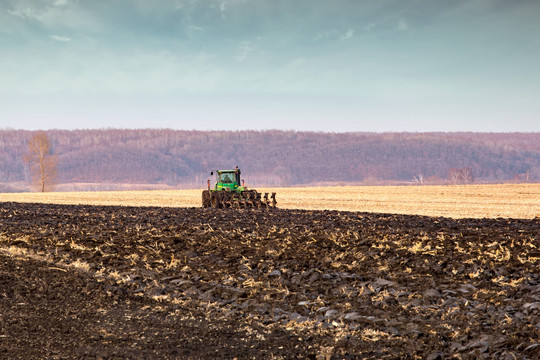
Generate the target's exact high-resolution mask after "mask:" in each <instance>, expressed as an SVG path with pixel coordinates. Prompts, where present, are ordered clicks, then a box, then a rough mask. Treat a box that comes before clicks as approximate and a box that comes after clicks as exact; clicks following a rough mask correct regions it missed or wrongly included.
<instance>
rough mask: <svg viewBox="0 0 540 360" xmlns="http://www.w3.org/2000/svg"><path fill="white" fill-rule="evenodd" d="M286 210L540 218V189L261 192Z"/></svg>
mask: <svg viewBox="0 0 540 360" xmlns="http://www.w3.org/2000/svg"><path fill="white" fill-rule="evenodd" d="M257 190H259V191H260V192H276V193H277V200H278V207H280V208H283V209H309V210H323V209H330V210H345V211H362V212H378V213H395V214H416V215H428V216H446V217H453V218H469V217H470V218H484V217H486V218H497V217H503V218H524V219H527V218H528V219H530V218H535V217H540V184H502V185H455V186H453V185H444V186H334V187H290V188H259V189H257ZM10 201H14V202H38V203H54V204H87V205H123V206H168V207H200V206H201V190H155V191H102V192H53V193H0V202H10Z"/></svg>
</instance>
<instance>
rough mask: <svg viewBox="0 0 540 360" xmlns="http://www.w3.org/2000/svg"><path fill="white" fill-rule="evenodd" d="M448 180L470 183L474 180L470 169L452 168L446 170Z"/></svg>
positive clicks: (457, 182) (453, 182) (454, 182)
mask: <svg viewBox="0 0 540 360" xmlns="http://www.w3.org/2000/svg"><path fill="white" fill-rule="evenodd" d="M448 180H449V181H450V183H452V184H472V183H473V182H474V176H473V172H472V169H471V168H470V167H468V168H452V169H450V170H448Z"/></svg>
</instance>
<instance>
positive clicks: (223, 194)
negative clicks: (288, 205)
mask: <svg viewBox="0 0 540 360" xmlns="http://www.w3.org/2000/svg"><path fill="white" fill-rule="evenodd" d="M215 173H216V184H215V185H214V188H213V189H211V188H210V179H208V190H203V192H202V206H203V207H205V208H207V207H213V208H275V207H276V205H277V201H276V193H271V195H270V196H269V193H264V195H263V194H262V193H260V192H258V191H257V190H254V189H248V188H247V186H244V180H241V179H240V174H241V172H240V169H239V168H238V166H237V167H236V169H234V170H216V171H215ZM212 175H214V171H212V172H210V176H212ZM240 184H242V185H240Z"/></svg>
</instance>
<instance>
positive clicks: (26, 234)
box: [0, 203, 540, 360]
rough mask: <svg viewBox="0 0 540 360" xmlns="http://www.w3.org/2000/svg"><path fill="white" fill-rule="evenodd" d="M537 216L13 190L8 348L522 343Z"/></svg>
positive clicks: (377, 354)
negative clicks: (31, 197) (114, 198)
mask: <svg viewBox="0 0 540 360" xmlns="http://www.w3.org/2000/svg"><path fill="white" fill-rule="evenodd" d="M539 264H540V221H539V220H538V219H535V220H512V219H461V220H454V219H449V218H430V217H421V216H407V215H384V214H368V213H352V212H337V211H305V210H271V211H264V210H228V209H219V210H216V209H202V208H136V207H105V206H102V207H99V206H70V205H43V204H17V203H0V358H13V359H28V358H48V359H67V358H69V359H71V358H89V359H94V358H106V359H109V358H118V359H122V358H130V359H133V358H134V359H138V358H141V359H142V358H165V359H175V358H224V359H233V358H238V359H244V358H257V359H259V358H311V359H330V358H332V359H342V358H345V359H346V358H373V359H380V358H382V359H384V358H411V359H412V358H423V359H426V358H427V359H432V360H433V359H443V358H501V359H504V358H509V359H511V358H522V359H523V358H525V359H527V358H528V359H534V358H537V357H538V355H539V354H540V275H539V271H538V269H539V267H540V265H539Z"/></svg>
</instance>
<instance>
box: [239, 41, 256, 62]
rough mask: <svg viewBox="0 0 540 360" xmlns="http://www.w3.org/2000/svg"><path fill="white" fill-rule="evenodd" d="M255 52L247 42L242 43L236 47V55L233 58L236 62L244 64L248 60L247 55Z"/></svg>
mask: <svg viewBox="0 0 540 360" xmlns="http://www.w3.org/2000/svg"><path fill="white" fill-rule="evenodd" d="M254 51H255V48H254V47H253V46H251V43H250V42H249V41H242V42H241V43H240V45H239V46H238V54H237V55H236V56H235V57H234V59H235V60H236V61H239V62H244V61H246V59H247V58H248V56H249V54H251V53H252V52H254Z"/></svg>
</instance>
